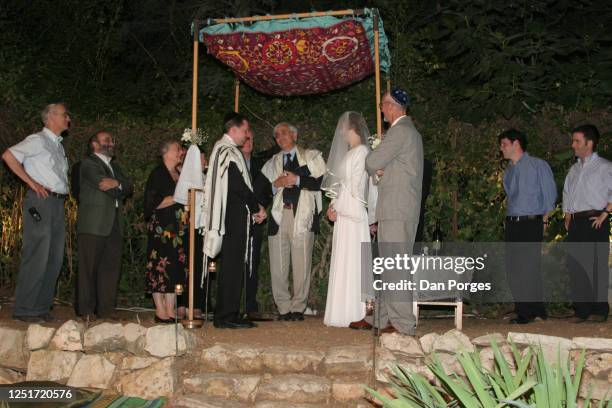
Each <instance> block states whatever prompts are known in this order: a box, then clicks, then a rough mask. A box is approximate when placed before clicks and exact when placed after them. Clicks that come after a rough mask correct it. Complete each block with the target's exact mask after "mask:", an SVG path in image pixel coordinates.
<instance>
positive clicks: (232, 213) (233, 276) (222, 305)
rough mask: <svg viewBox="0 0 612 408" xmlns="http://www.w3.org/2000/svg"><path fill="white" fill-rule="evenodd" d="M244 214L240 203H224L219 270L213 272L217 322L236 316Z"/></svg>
mask: <svg viewBox="0 0 612 408" xmlns="http://www.w3.org/2000/svg"><path fill="white" fill-rule="evenodd" d="M248 216H249V215H248V213H247V211H246V208H244V207H243V206H240V205H229V204H228V206H227V213H226V215H225V236H224V237H223V247H222V248H221V270H220V271H219V273H218V276H217V305H216V307H215V319H214V320H215V322H217V323H220V322H225V321H229V320H234V319H237V318H238V317H239V313H240V297H241V295H242V283H243V281H244V275H245V272H246V263H245V251H246V246H247V222H249V220H248Z"/></svg>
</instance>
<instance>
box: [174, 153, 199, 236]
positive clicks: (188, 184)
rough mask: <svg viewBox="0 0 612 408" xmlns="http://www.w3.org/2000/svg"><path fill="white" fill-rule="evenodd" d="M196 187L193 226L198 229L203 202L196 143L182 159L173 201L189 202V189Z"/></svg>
mask: <svg viewBox="0 0 612 408" xmlns="http://www.w3.org/2000/svg"><path fill="white" fill-rule="evenodd" d="M194 188H195V189H196V190H200V191H196V196H195V226H194V228H196V229H199V228H202V227H203V226H204V225H203V224H202V221H203V218H202V207H203V204H204V193H203V191H204V173H202V159H201V156H200V149H199V148H198V146H197V145H191V146H190V147H189V150H187V155H186V156H185V160H184V161H183V168H182V170H181V175H180V177H179V179H178V182H177V183H176V189H175V190H174V201H176V202H177V203H179V204H183V205H187V204H188V202H189V190H190V189H194Z"/></svg>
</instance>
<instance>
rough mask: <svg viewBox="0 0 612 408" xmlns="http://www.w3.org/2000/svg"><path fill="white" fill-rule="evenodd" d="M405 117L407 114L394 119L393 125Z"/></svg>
mask: <svg viewBox="0 0 612 408" xmlns="http://www.w3.org/2000/svg"><path fill="white" fill-rule="evenodd" d="M405 117H406V115H402V116H400V117H399V118H397V119H395V120H394V121H393V123H392V124H391V127H393V126H395V125H396V124H397V122H399V121H400V119H401V118H405Z"/></svg>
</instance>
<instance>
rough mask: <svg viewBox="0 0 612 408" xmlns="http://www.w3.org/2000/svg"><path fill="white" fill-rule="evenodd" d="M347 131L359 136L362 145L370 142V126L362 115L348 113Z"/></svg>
mask: <svg viewBox="0 0 612 408" xmlns="http://www.w3.org/2000/svg"><path fill="white" fill-rule="evenodd" d="M346 127H347V129H351V130H354V131H355V133H357V134H358V135H359V138H360V139H361V141H362V143H363V142H364V141H367V140H368V137H369V136H370V132H369V131H368V124H367V123H366V121H365V119H364V118H363V116H361V114H359V113H357V112H348V117H347V121H346Z"/></svg>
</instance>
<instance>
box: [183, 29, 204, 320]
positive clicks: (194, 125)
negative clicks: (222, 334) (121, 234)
mask: <svg viewBox="0 0 612 408" xmlns="http://www.w3.org/2000/svg"><path fill="white" fill-rule="evenodd" d="M193 30H194V32H193V84H192V89H191V91H192V95H191V131H192V132H197V129H198V56H199V55H198V51H199V45H200V38H199V37H200V24H199V22H197V21H195V22H194V24H193ZM195 197H196V190H195V189H189V199H188V201H187V206H188V209H189V289H188V290H189V292H188V296H189V312H188V314H187V319H186V320H183V321H182V322H181V323H182V324H183V326H184V327H186V328H188V329H195V328H198V327H201V326H202V321H201V320H194V318H193V291H194V283H193V279H194V271H195V269H194V268H195V204H196V200H195ZM177 302H178V299H177Z"/></svg>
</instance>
